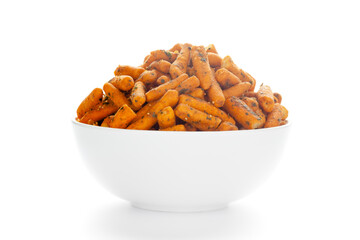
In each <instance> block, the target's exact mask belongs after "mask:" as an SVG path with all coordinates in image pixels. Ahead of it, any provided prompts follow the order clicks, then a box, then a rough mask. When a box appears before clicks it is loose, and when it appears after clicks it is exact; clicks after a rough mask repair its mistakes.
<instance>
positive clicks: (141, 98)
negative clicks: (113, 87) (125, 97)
mask: <svg viewBox="0 0 360 240" xmlns="http://www.w3.org/2000/svg"><path fill="white" fill-rule="evenodd" d="M145 92H146V87H145V85H144V83H142V82H140V81H139V82H136V83H135V86H134V88H133V89H132V91H131V94H130V100H131V103H132V104H133V105H134V106H135V108H140V107H141V106H142V105H143V104H144V103H145V102H146V97H145Z"/></svg>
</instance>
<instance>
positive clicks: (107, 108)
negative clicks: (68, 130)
mask: <svg viewBox="0 0 360 240" xmlns="http://www.w3.org/2000/svg"><path fill="white" fill-rule="evenodd" d="M118 109H119V107H118V106H116V105H115V104H114V103H113V102H111V101H105V102H102V103H100V104H98V105H97V106H96V107H95V108H93V109H92V110H90V111H88V112H86V113H85V115H84V116H83V117H82V118H81V119H80V122H81V123H87V124H93V123H94V122H97V121H101V120H103V119H104V118H106V117H107V116H109V115H111V114H113V113H115V112H116V111H117V110H118Z"/></svg>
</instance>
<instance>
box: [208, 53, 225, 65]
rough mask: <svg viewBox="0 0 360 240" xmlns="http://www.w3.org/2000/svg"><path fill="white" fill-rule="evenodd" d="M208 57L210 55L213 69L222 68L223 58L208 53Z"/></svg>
mask: <svg viewBox="0 0 360 240" xmlns="http://www.w3.org/2000/svg"><path fill="white" fill-rule="evenodd" d="M207 55H208V59H209V64H210V66H211V67H213V68H216V67H221V61H222V58H221V57H220V56H219V55H218V54H216V53H212V52H208V53H207Z"/></svg>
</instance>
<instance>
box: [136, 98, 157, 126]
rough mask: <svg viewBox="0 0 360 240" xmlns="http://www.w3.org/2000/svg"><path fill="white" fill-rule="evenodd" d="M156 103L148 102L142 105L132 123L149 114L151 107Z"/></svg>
mask: <svg viewBox="0 0 360 240" xmlns="http://www.w3.org/2000/svg"><path fill="white" fill-rule="evenodd" d="M156 102H157V101H154V102H150V103H148V104H146V105H144V106H143V107H142V108H141V109H140V110H139V111H137V113H136V117H135V118H134V119H133V120H132V122H136V121H137V120H139V119H141V118H142V117H143V116H145V114H147V113H148V112H150V109H151V107H152V106H153V105H154V104H155V103H156Z"/></svg>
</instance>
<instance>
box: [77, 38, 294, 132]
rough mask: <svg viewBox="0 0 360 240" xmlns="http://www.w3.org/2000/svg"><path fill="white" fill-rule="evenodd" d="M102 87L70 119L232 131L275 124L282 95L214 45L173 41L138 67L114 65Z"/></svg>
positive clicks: (283, 112)
mask: <svg viewBox="0 0 360 240" xmlns="http://www.w3.org/2000/svg"><path fill="white" fill-rule="evenodd" d="M114 74H115V76H114V77H113V78H112V79H110V80H109V81H108V82H106V83H105V84H104V86H103V88H102V89H101V88H95V89H94V90H93V91H92V92H91V93H90V94H89V96H87V97H86V98H85V99H84V100H83V101H82V103H81V104H80V106H79V107H78V109H77V118H76V120H77V121H79V122H81V123H85V124H90V125H96V126H101V127H110V128H122V129H136V130H160V131H232V130H245V129H259V128H270V127H276V126H281V125H284V124H286V123H287V120H286V118H287V117H288V110H287V109H286V108H285V107H284V106H283V105H281V102H282V97H281V95H280V94H279V93H273V91H272V90H271V88H270V87H269V86H267V85H264V84H261V86H260V87H259V89H258V90H257V91H255V85H256V80H255V79H254V78H253V77H252V76H251V75H250V74H249V73H247V72H245V71H244V70H243V69H241V68H239V67H238V66H237V65H236V64H235V63H234V62H233V60H232V59H231V57H230V56H226V57H224V58H221V57H220V55H219V54H218V52H217V50H216V48H215V46H214V45H213V44H210V45H209V46H207V47H204V46H193V45H191V44H189V43H185V44H180V43H178V44H176V45H175V46H173V47H172V48H171V49H169V50H155V51H152V52H151V53H150V54H149V55H147V56H146V57H145V59H144V62H143V64H142V65H141V66H138V67H134V66H128V65H119V66H118V67H117V68H116V69H115V71H114Z"/></svg>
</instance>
